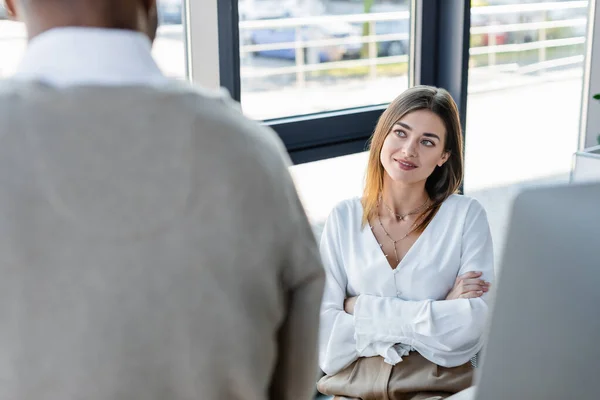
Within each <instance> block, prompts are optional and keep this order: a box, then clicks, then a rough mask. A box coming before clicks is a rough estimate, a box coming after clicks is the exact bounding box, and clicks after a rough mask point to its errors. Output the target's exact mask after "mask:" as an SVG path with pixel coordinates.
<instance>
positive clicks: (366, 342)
mask: <svg viewBox="0 0 600 400" xmlns="http://www.w3.org/2000/svg"><path fill="white" fill-rule="evenodd" d="M462 174H463V164H462V133H461V128H460V122H459V114H458V110H457V107H456V104H455V102H454V100H453V99H452V97H451V96H450V94H449V93H448V92H447V91H445V90H443V89H438V88H435V87H430V86H416V87H413V88H411V89H408V90H406V91H405V92H404V93H402V94H401V95H400V96H399V97H398V98H396V99H395V100H394V101H393V102H392V103H391V104H390V105H389V107H388V108H387V109H386V111H385V112H384V113H383V114H382V116H381V118H380V119H379V122H378V124H377V126H376V128H375V132H374V133H373V136H372V138H371V144H370V148H369V161H368V166H367V175H366V185H365V190H364V192H363V196H362V198H353V199H349V200H346V201H343V202H342V203H340V204H339V205H338V206H337V207H335V208H334V210H333V211H332V213H331V215H330V216H329V218H328V219H327V222H326V224H325V228H324V231H323V234H322V236H321V256H322V258H323V262H324V264H325V270H326V273H327V282H326V288H325V294H324V296H323V304H322V308H321V310H322V311H321V334H320V340H321V341H320V364H321V369H322V370H323V371H324V372H325V373H326V374H327V375H326V376H325V377H324V378H323V379H322V380H321V381H320V382H319V386H318V387H319V390H320V391H321V392H322V393H324V394H328V395H333V396H345V397H350V398H373V399H380V398H388V394H389V398H413V397H414V396H420V397H419V398H423V399H425V398H430V397H431V398H436V399H438V398H444V397H447V396H449V395H451V394H453V393H456V392H458V391H460V390H462V389H465V388H466V387H468V386H469V385H470V384H471V380H472V374H473V371H472V367H471V365H470V363H469V360H470V359H471V358H472V357H474V356H475V355H476V354H477V352H478V351H479V350H480V349H481V346H482V342H481V337H482V333H483V326H484V323H485V318H486V315H487V310H488V306H487V302H486V301H487V292H488V290H489V288H490V281H491V280H492V279H493V249H492V241H491V235H490V230H489V226H488V221H487V217H486V213H485V211H484V210H483V208H482V207H481V205H480V204H479V203H478V202H477V201H476V200H474V199H470V198H468V197H465V196H459V195H457V194H456V192H457V190H458V188H459V186H460V184H461V182H462ZM400 361H402V364H401V365H402V368H396V367H395V365H396V364H398V363H399V362H400ZM442 372H443V373H442ZM381 377H384V378H383V379H382V378H381ZM395 396H397V397H395ZM405 396H406V397H405ZM436 396H437V397H436Z"/></svg>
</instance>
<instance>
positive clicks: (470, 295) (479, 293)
mask: <svg viewBox="0 0 600 400" xmlns="http://www.w3.org/2000/svg"><path fill="white" fill-rule="evenodd" d="M483 293H484V292H483V291H481V290H480V291H474V292H467V293H463V294H461V295H460V296H458V297H459V298H460V299H474V298H477V297H481V296H483Z"/></svg>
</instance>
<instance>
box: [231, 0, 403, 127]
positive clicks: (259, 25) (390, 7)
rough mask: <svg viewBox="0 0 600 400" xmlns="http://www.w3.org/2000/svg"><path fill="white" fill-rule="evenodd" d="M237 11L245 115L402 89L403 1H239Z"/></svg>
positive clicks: (269, 115)
mask: <svg viewBox="0 0 600 400" xmlns="http://www.w3.org/2000/svg"><path fill="white" fill-rule="evenodd" d="M238 13H239V43H240V46H239V51H240V78H241V103H242V108H243V110H244V113H245V114H246V115H247V116H249V117H251V118H254V119H257V120H270V119H276V118H283V117H292V116H298V115H306V114H314V113H322V112H327V111H336V110H346V109H352V108H356V107H363V106H372V105H376V104H384V103H388V102H389V101H391V100H392V99H393V98H394V97H396V96H397V95H398V94H399V93H400V92H402V91H403V90H404V89H406V88H407V87H408V69H409V64H408V62H409V48H410V47H409V31H410V29H409V28H410V15H411V12H410V1H409V0H394V1H380V0H378V1H370V0H367V1H351V0H239V3H238Z"/></svg>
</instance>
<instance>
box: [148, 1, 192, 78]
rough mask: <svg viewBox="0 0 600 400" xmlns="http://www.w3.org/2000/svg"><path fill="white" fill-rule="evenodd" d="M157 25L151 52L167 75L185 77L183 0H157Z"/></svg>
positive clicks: (186, 75)
mask: <svg viewBox="0 0 600 400" xmlns="http://www.w3.org/2000/svg"><path fill="white" fill-rule="evenodd" d="M157 7H158V18H159V23H160V25H159V27H158V32H157V36H156V41H155V42H154V47H153V49H152V53H153V55H154V58H155V59H156V62H157V63H158V66H159V67H160V69H161V70H162V71H163V72H164V73H165V74H166V75H168V76H169V77H172V78H178V79H186V78H187V77H188V74H187V70H186V45H185V30H184V20H185V5H184V0H158V3H157Z"/></svg>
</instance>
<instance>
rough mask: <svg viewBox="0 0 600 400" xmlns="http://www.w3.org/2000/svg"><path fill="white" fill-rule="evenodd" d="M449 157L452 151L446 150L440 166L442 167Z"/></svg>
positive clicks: (439, 163)
mask: <svg viewBox="0 0 600 400" xmlns="http://www.w3.org/2000/svg"><path fill="white" fill-rule="evenodd" d="M449 158H450V152H449V151H445V152H444V153H443V154H442V157H441V158H440V161H439V162H438V167H441V166H442V165H444V164H445V163H446V161H448V159H449Z"/></svg>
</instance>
